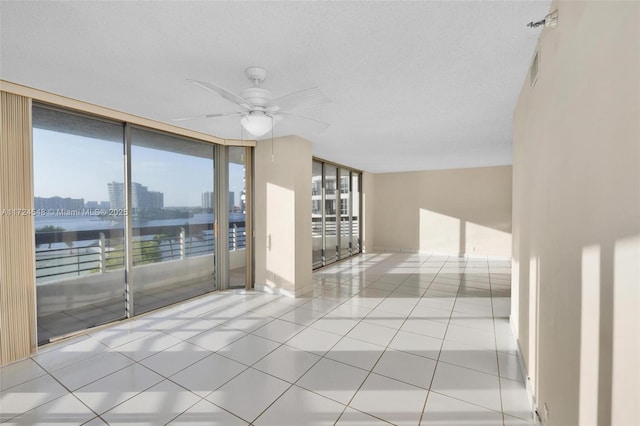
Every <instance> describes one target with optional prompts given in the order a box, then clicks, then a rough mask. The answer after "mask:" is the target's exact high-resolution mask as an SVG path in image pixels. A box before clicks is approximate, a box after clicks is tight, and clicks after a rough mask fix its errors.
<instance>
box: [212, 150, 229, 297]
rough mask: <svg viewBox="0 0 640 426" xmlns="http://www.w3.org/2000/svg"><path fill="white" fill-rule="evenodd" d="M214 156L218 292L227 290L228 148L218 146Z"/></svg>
mask: <svg viewBox="0 0 640 426" xmlns="http://www.w3.org/2000/svg"><path fill="white" fill-rule="evenodd" d="M217 154H218V155H217V156H216V170H215V177H216V182H215V192H216V194H215V199H216V208H215V210H216V220H217V221H218V237H217V241H216V257H217V262H216V265H217V268H216V275H217V277H218V290H225V289H227V288H229V147H227V146H219V148H218V152H217Z"/></svg>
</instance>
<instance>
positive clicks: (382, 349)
mask: <svg viewBox="0 0 640 426" xmlns="http://www.w3.org/2000/svg"><path fill="white" fill-rule="evenodd" d="M313 281H314V282H313V294H310V295H308V296H307V297H302V298H297V299H290V298H285V297H280V296H272V295H267V294H263V293H259V292H243V291H226V292H217V293H211V294H208V295H205V296H202V297H199V298H196V299H192V300H189V301H187V302H185V303H182V304H179V305H174V306H171V307H169V308H165V309H162V310H158V311H153V312H150V313H148V314H146V315H143V316H140V317H137V318H135V319H133V320H130V321H124V322H120V323H116V324H113V325H110V326H108V327H102V328H99V329H93V330H88V331H87V332H86V333H85V334H82V335H80V336H78V337H75V338H73V339H69V340H65V341H63V342H59V343H56V344H51V345H47V346H44V347H42V348H40V350H39V352H38V354H37V355H34V356H33V357H31V358H29V359H26V360H23V361H20V362H17V363H14V364H11V365H9V366H5V367H2V368H0V375H1V376H0V378H1V380H0V386H1V388H0V390H1V393H0V421H1V422H7V424H36V423H38V424H40V423H47V424H65V425H71V424H90V425H101V424H105V423H106V424H136V425H142V424H149V425H157V424H167V423H170V424H173V425H212V424H219V425H235V424H239V425H243V424H244V425H246V424H256V425H287V424H290V425H325V424H326V425H331V424H338V425H353V426H355V425H376V424H381V425H382V424H398V425H405V424H406V425H416V424H429V425H431V424H434V425H525V424H532V423H533V418H532V415H531V409H530V408H529V405H528V400H527V393H526V391H525V385H524V380H523V378H522V374H521V371H520V369H519V367H518V362H517V357H516V344H515V342H514V339H513V336H512V333H511V329H510V326H509V319H508V316H509V307H510V265H509V262H508V261H504V260H503V261H500V260H487V259H480V258H477V259H476V258H472V259H461V258H458V257H447V256H435V255H434V256H429V255H418V254H397V253H396V254H391V253H379V254H376V253H372V254H366V255H361V256H357V257H354V258H351V259H349V260H347V261H345V262H341V263H339V264H336V265H333V266H331V267H328V268H324V269H322V270H320V271H317V272H315V273H314V274H313Z"/></svg>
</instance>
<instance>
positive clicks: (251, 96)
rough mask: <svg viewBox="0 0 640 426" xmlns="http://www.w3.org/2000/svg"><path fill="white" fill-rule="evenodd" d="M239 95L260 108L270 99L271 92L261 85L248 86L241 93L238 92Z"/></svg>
mask: <svg viewBox="0 0 640 426" xmlns="http://www.w3.org/2000/svg"><path fill="white" fill-rule="evenodd" d="M240 96H242V97H243V98H244V99H246V100H247V102H249V103H250V104H251V105H253V106H255V107H260V108H264V107H265V105H266V104H267V103H268V102H269V101H271V99H272V95H271V92H270V91H268V90H267V89H263V88H262V87H249V88H248V89H244V90H243V91H242V93H240Z"/></svg>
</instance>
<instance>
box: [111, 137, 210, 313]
mask: <svg viewBox="0 0 640 426" xmlns="http://www.w3.org/2000/svg"><path fill="white" fill-rule="evenodd" d="M130 134H131V162H130V170H131V179H130V182H129V185H128V189H129V210H130V212H129V214H130V217H131V221H132V229H133V234H132V237H133V238H132V242H131V255H132V263H133V270H132V271H133V273H132V282H133V306H134V313H136V314H139V313H142V312H147V311H149V310H152V309H156V308H158V307H161V306H166V305H169V304H172V303H175V302H179V301H181V300H184V299H187V298H190V297H193V296H197V295H200V294H204V293H207V292H209V291H212V290H215V288H216V283H215V269H214V267H215V262H214V246H215V237H214V229H213V224H214V220H215V211H214V209H213V205H214V204H215V203H214V201H213V200H214V199H215V191H214V151H215V146H214V145H211V144H208V143H202V142H196V141H193V140H189V139H185V138H181V137H178V136H173V135H169V134H166V133H159V132H155V131H151V130H146V129H140V128H137V127H132V128H131V131H130ZM111 185H113V186H114V191H113V193H114V195H115V194H116V193H117V192H119V191H116V189H115V187H116V186H120V185H122V183H120V182H113V183H112V184H110V186H111Z"/></svg>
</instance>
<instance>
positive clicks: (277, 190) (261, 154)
mask: <svg viewBox="0 0 640 426" xmlns="http://www.w3.org/2000/svg"><path fill="white" fill-rule="evenodd" d="M272 152H273V155H272ZM311 160H312V154H311V142H309V141H307V140H304V139H302V138H299V137H295V136H287V137H282V138H277V139H274V140H273V151H272V148H271V141H270V140H269V141H260V142H258V143H257V145H256V148H255V171H254V174H255V196H254V199H255V205H254V219H255V220H254V227H255V276H256V280H255V283H256V288H258V289H264V290H266V291H273V292H280V293H284V294H289V295H296V296H298V295H300V294H303V293H305V292H307V291H309V290H311V268H312V264H311V165H312V162H311Z"/></svg>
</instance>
